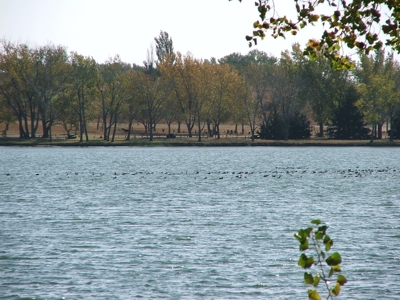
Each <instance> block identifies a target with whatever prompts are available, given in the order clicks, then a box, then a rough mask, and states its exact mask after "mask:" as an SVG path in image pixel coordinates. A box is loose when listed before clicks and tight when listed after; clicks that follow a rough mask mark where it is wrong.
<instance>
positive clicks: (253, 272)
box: [0, 147, 400, 299]
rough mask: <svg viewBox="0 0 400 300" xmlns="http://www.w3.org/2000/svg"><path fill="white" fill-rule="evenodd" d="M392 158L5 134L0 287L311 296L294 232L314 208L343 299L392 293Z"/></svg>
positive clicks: (37, 294) (10, 291) (395, 220)
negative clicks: (51, 142) (18, 142)
mask: <svg viewBox="0 0 400 300" xmlns="http://www.w3.org/2000/svg"><path fill="white" fill-rule="evenodd" d="M399 158H400V148H383V147H379V148H372V147H371V148H369V147H155V148H152V147H89V148H78V147H71V148H70V147H66V148H63V147H0V299H89V298H94V299H136V298H144V299H307V290H308V288H309V286H306V285H305V284H304V283H303V273H304V271H303V270H302V269H301V268H300V267H298V266H297V260H298V258H299V256H300V254H301V253H300V251H299V249H298V242H297V241H296V240H295V238H294V237H293V234H294V233H295V232H296V231H297V230H298V229H300V228H304V227H307V226H308V225H309V224H310V221H311V220H312V219H316V218H318V219H322V220H323V221H325V222H327V224H328V225H329V229H328V234H329V235H330V236H331V238H332V239H333V240H334V245H333V248H332V251H339V252H340V254H341V255H342V259H343V263H342V271H343V274H344V275H345V276H346V277H347V279H348V283H347V284H346V285H345V286H344V287H342V292H341V295H340V296H339V299H400V285H399V282H400V268H399V267H400V246H399V243H400V160H399ZM320 292H321V294H323V295H326V292H325V291H324V290H323V289H320ZM323 298H324V299H325V298H326V296H325V297H323Z"/></svg>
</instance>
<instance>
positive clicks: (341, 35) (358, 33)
mask: <svg viewBox="0 0 400 300" xmlns="http://www.w3.org/2000/svg"><path fill="white" fill-rule="evenodd" d="M229 1H231V0H229ZM239 1H240V2H242V0H239ZM288 2H290V1H289V0H288ZM293 2H294V6H295V7H294V8H295V10H296V15H297V18H296V19H295V20H293V21H292V20H290V19H288V18H287V17H286V16H283V17H279V16H277V13H276V12H275V4H274V1H273V0H256V1H255V6H256V7H257V11H258V13H259V20H257V21H255V22H254V23H253V28H254V30H253V32H252V34H251V35H247V36H246V40H247V41H248V42H249V46H250V47H251V46H252V45H253V44H257V40H258V39H259V38H260V39H264V38H265V37H266V33H267V32H270V33H271V36H272V37H273V38H278V37H283V38H286V34H288V33H289V34H291V35H296V34H297V33H298V32H299V31H300V30H302V29H303V28H305V27H306V26H308V25H314V24H316V23H318V22H321V23H322V24H324V25H325V28H326V29H325V30H324V31H323V33H322V35H321V38H320V39H319V40H315V39H311V40H309V42H308V44H307V46H306V48H305V50H304V55H307V56H309V57H310V58H311V59H313V58H315V55H316V53H317V52H318V51H322V52H323V54H324V55H325V56H326V57H327V58H329V59H330V61H331V62H332V66H333V67H334V68H335V69H351V68H353V67H354V63H353V62H352V61H351V60H350V58H349V57H347V56H343V55H341V54H340V49H341V47H340V45H341V44H345V45H346V46H347V47H349V48H350V49H353V48H354V49H357V50H358V51H359V52H362V53H364V54H366V55H368V54H369V52H370V51H374V50H379V49H381V48H382V47H383V45H384V44H385V45H386V46H387V47H389V48H391V49H393V50H394V51H397V52H400V1H398V0H390V1H384V0H353V1H348V0H347V1H346V0H314V1H311V0H293ZM347 2H349V3H347ZM323 5H325V7H326V6H327V7H329V8H330V9H331V12H330V13H328V14H322V13H318V12H317V8H318V7H322V6H323ZM380 32H382V33H384V35H385V36H384V38H382V37H381V36H380ZM384 39H385V40H384Z"/></svg>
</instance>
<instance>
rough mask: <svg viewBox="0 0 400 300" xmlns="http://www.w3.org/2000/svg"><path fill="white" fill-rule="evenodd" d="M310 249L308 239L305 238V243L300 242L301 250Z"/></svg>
mask: <svg viewBox="0 0 400 300" xmlns="http://www.w3.org/2000/svg"><path fill="white" fill-rule="evenodd" d="M307 249H308V240H305V241H304V242H303V243H300V251H304V250H307Z"/></svg>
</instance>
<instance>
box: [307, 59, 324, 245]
mask: <svg viewBox="0 0 400 300" xmlns="http://www.w3.org/2000/svg"><path fill="white" fill-rule="evenodd" d="M309 57H310V60H311V61H314V60H315V59H316V58H317V56H316V55H315V53H312V55H311V54H310V56H309ZM324 236H325V233H323V232H322V231H317V232H316V233H315V238H316V239H317V240H322V239H323V238H324Z"/></svg>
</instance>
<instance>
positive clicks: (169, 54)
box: [154, 30, 174, 66]
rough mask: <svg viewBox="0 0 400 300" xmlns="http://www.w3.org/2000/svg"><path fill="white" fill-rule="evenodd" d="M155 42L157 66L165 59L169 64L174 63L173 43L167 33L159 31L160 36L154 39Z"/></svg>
mask: <svg viewBox="0 0 400 300" xmlns="http://www.w3.org/2000/svg"><path fill="white" fill-rule="evenodd" d="M154 41H155V42H156V54H157V58H158V61H157V66H158V65H159V64H160V63H161V62H162V61H163V60H164V59H165V58H168V59H170V60H171V62H173V61H174V43H173V42H172V38H171V37H170V36H169V34H168V32H166V31H162V30H161V31H160V35H159V36H158V38H157V37H155V38H154Z"/></svg>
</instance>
